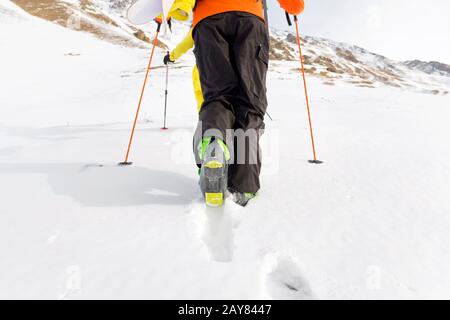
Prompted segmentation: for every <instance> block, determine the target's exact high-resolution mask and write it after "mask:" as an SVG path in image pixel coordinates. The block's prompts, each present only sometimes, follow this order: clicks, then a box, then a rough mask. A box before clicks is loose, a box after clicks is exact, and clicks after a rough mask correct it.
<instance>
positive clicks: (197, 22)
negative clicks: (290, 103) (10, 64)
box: [192, 0, 269, 206]
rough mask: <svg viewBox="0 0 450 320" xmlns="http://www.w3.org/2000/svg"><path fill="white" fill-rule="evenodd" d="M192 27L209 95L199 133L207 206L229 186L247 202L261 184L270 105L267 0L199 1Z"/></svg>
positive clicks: (236, 196)
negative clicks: (262, 145) (262, 150)
mask: <svg viewBox="0 0 450 320" xmlns="http://www.w3.org/2000/svg"><path fill="white" fill-rule="evenodd" d="M192 28H193V31H192V35H193V38H194V41H195V50H194V53H195V57H196V62H197V66H198V70H199V75H200V82H201V87H202V92H203V98H204V102H203V105H202V108H201V110H200V113H199V125H198V128H197V132H196V134H195V137H194V152H195V155H196V160H197V164H198V165H199V166H200V168H201V169H200V187H201V190H202V192H203V193H204V195H205V200H206V203H207V205H210V206H220V205H222V203H223V199H224V195H225V192H226V189H228V190H229V191H230V192H231V193H232V195H233V200H234V201H235V202H236V203H238V204H240V205H242V206H245V205H246V204H247V203H248V201H249V200H250V199H252V198H254V197H255V195H256V193H257V192H258V190H259V189H260V179H259V176H260V170H261V155H260V152H259V138H260V136H261V134H262V132H263V129H264V115H265V113H266V109H267V98H266V74H267V70H268V63H269V35H268V32H267V27H266V25H265V22H264V10H263V3H262V0H239V1H234V0H233V1H231V0H228V1H227V0H198V1H197V4H196V7H195V8H194V11H193V26H192Z"/></svg>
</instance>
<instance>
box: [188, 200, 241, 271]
mask: <svg viewBox="0 0 450 320" xmlns="http://www.w3.org/2000/svg"><path fill="white" fill-rule="evenodd" d="M238 209H239V208H235V207H233V205H232V204H229V203H227V202H226V203H225V205H224V206H223V207H221V208H209V207H206V206H205V204H204V202H203V200H201V201H198V202H197V203H195V204H194V205H193V208H192V210H191V213H193V214H194V215H195V217H196V220H197V227H198V228H197V229H198V230H199V233H200V236H201V239H202V241H203V242H204V244H205V245H206V248H207V249H208V253H209V255H210V257H211V259H212V260H214V261H217V262H230V261H232V260H233V253H234V249H235V244H234V232H235V229H236V228H237V227H238V225H239V222H240V220H239V219H238V216H236V214H237V213H238V212H236V211H238Z"/></svg>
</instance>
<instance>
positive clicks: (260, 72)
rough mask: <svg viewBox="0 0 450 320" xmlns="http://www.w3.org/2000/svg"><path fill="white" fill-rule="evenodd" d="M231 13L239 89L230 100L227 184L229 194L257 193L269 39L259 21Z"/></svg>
mask: <svg viewBox="0 0 450 320" xmlns="http://www.w3.org/2000/svg"><path fill="white" fill-rule="evenodd" d="M234 14H235V15H236V16H237V19H236V21H238V23H237V25H236V30H235V34H236V35H235V40H234V42H233V48H232V49H233V58H234V59H233V60H234V63H235V65H236V69H237V70H238V72H237V74H238V77H239V83H240V86H239V91H238V94H236V95H235V96H234V97H233V100H232V103H233V106H234V110H235V116H236V121H235V127H234V129H235V130H236V134H235V136H236V137H235V148H234V151H235V155H234V158H235V163H234V164H232V165H231V166H230V168H229V179H228V182H229V187H230V189H232V191H235V192H241V193H256V192H257V191H258V190H259V189H260V181H259V175H260V171H261V153H260V148H259V139H260V136H261V134H262V133H263V129H264V115H265V112H266V109H267V97H266V75H267V70H268V62H269V40H268V35H267V29H266V26H265V24H264V23H263V22H262V21H261V19H259V18H257V17H255V16H252V15H249V14H246V13H234ZM243 161H244V162H243Z"/></svg>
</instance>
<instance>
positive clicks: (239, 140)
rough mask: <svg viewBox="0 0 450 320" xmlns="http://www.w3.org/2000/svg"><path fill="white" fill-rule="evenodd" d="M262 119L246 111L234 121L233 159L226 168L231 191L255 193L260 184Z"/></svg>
mask: <svg viewBox="0 0 450 320" xmlns="http://www.w3.org/2000/svg"><path fill="white" fill-rule="evenodd" d="M263 130H264V120H263V118H262V117H261V116H260V115H259V114H256V113H252V112H248V113H247V114H246V115H245V118H238V119H237V120H236V123H235V130H234V132H235V135H234V148H233V151H234V153H232V156H233V159H234V161H232V164H231V165H230V166H229V169H228V187H229V189H230V191H231V192H240V193H256V192H257V191H258V190H259V189H260V187H261V185H260V181H259V175H260V173H261V150H260V148H259V139H260V137H261V135H262V134H263Z"/></svg>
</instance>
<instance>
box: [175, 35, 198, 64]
mask: <svg viewBox="0 0 450 320" xmlns="http://www.w3.org/2000/svg"><path fill="white" fill-rule="evenodd" d="M193 47H194V39H193V38H192V29H191V30H190V31H189V33H188V34H187V35H186V37H185V38H184V39H183V41H181V42H180V43H179V44H178V45H177V46H176V48H175V49H173V50H172V52H171V53H170V60H172V61H176V60H178V59H180V58H181V56H182V55H183V54H185V53H186V52H187V51H188V50H189V49H192V48H193Z"/></svg>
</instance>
